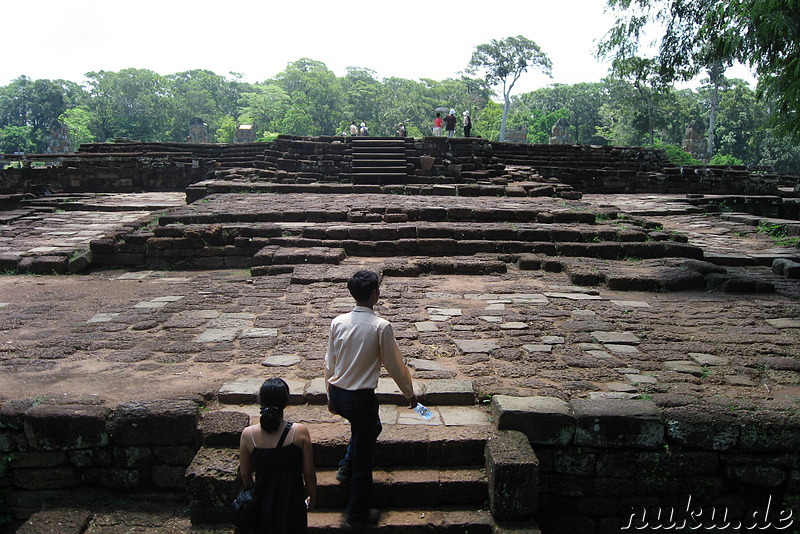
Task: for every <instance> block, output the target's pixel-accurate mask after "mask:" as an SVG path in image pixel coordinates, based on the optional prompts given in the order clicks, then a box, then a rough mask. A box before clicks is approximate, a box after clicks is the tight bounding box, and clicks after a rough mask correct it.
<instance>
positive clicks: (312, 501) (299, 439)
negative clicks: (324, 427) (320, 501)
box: [295, 423, 317, 511]
mask: <svg viewBox="0 0 800 534" xmlns="http://www.w3.org/2000/svg"><path fill="white" fill-rule="evenodd" d="M296 425H297V430H296V431H295V443H297V444H298V445H299V446H300V448H301V449H302V450H303V480H304V481H305V483H306V491H307V492H308V509H309V511H311V510H313V509H314V508H315V507H316V505H317V472H316V470H315V469H314V452H313V448H312V443H311V434H310V433H309V432H308V427H307V426H306V425H304V424H300V423H296Z"/></svg>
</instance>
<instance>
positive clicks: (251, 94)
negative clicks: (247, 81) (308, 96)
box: [239, 84, 289, 135]
mask: <svg viewBox="0 0 800 534" xmlns="http://www.w3.org/2000/svg"><path fill="white" fill-rule="evenodd" d="M251 89H252V90H251V91H248V92H244V93H242V96H241V98H240V99H239V105H240V109H241V113H240V115H239V123H240V124H252V125H253V127H254V128H255V129H256V132H257V135H263V133H264V132H267V131H268V130H269V129H270V128H274V126H275V124H276V123H277V121H278V120H280V118H281V117H283V116H284V115H285V113H286V109H287V107H288V106H289V95H288V94H286V91H284V90H283V89H281V88H280V87H278V86H277V85H274V84H268V85H255V86H253V87H252V88H251Z"/></svg>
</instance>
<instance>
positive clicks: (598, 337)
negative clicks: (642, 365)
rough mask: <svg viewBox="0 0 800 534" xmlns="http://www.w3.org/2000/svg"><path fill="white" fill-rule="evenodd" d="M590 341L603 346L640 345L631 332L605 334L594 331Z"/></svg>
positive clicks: (604, 332)
mask: <svg viewBox="0 0 800 534" xmlns="http://www.w3.org/2000/svg"><path fill="white" fill-rule="evenodd" d="M591 335H592V339H594V340H595V341H597V342H598V343H603V344H604V345H608V344H612V345H638V344H639V343H641V341H640V340H639V338H638V337H636V335H634V334H633V333H631V332H607V331H603V330H595V331H593V332H592V333H591Z"/></svg>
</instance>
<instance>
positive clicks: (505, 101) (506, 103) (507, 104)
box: [500, 94, 511, 143]
mask: <svg viewBox="0 0 800 534" xmlns="http://www.w3.org/2000/svg"><path fill="white" fill-rule="evenodd" d="M510 106H511V102H510V101H509V99H508V94H503V118H502V119H501V120H500V142H501V143H502V142H503V141H505V140H506V119H508V108H509V107H510Z"/></svg>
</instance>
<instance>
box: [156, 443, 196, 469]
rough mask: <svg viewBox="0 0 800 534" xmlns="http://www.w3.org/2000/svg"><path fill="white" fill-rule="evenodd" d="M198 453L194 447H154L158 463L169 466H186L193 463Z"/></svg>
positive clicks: (184, 467)
mask: <svg viewBox="0 0 800 534" xmlns="http://www.w3.org/2000/svg"><path fill="white" fill-rule="evenodd" d="M196 453H197V451H196V450H195V448H194V447H189V446H188V445H179V446H177V447H154V448H153V456H154V458H155V460H156V462H158V463H163V464H167V465H175V466H181V467H183V469H184V470H185V469H186V466H187V465H189V464H190V463H192V458H194V455H195V454H196Z"/></svg>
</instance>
